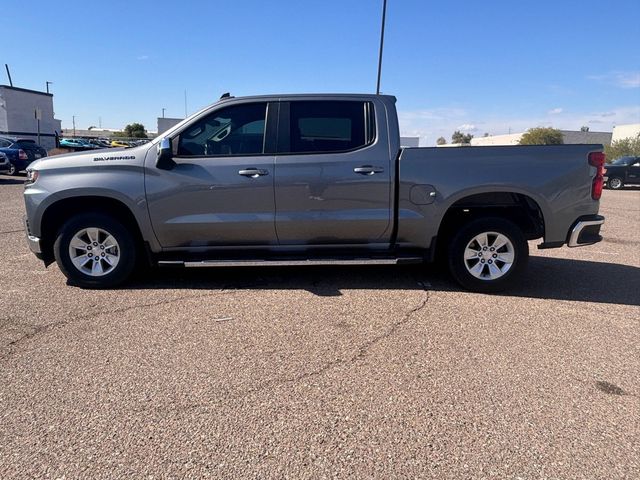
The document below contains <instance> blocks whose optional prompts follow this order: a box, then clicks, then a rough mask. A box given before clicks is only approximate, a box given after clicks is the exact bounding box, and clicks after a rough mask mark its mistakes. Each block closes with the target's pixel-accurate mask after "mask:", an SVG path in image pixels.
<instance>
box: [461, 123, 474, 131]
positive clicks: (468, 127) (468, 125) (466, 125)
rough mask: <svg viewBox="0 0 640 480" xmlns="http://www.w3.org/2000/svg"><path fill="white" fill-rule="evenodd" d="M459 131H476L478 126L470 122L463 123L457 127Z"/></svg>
mask: <svg viewBox="0 0 640 480" xmlns="http://www.w3.org/2000/svg"><path fill="white" fill-rule="evenodd" d="M458 130H460V131H461V132H477V131H478V128H477V127H476V126H475V125H474V124H472V123H463V124H462V125H460V126H459V127H458Z"/></svg>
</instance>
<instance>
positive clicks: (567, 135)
mask: <svg viewBox="0 0 640 480" xmlns="http://www.w3.org/2000/svg"><path fill="white" fill-rule="evenodd" d="M560 132H561V133H562V138H563V140H564V143H566V144H586V143H594V144H596V143H601V144H602V145H610V144H611V132H583V131H581V130H560ZM522 135H524V132H522V133H510V134H507V135H489V136H488V137H477V138H476V137H474V138H472V139H471V145H472V146H474V147H475V146H488V145H518V144H519V143H520V139H521V138H522Z"/></svg>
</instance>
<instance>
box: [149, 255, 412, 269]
mask: <svg viewBox="0 0 640 480" xmlns="http://www.w3.org/2000/svg"><path fill="white" fill-rule="evenodd" d="M422 261H423V259H422V257H404V258H362V259H345V260H341V259H326V260H316V259H308V260H202V261H199V262H183V261H175V260H174V261H166V260H161V261H159V262H158V265H163V266H181V265H184V266H185V267H189V268H198V267H284V266H286V267H291V266H303V265H397V264H399V263H420V262H422Z"/></svg>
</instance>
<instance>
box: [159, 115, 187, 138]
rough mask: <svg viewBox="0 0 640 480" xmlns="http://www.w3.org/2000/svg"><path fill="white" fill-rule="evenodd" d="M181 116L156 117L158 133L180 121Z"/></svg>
mask: <svg viewBox="0 0 640 480" xmlns="http://www.w3.org/2000/svg"><path fill="white" fill-rule="evenodd" d="M182 120H184V119H183V118H168V117H158V135H160V134H161V133H164V132H166V131H167V130H169V129H170V128H171V127H173V126H174V125H177V124H178V123H180V122H181V121H182Z"/></svg>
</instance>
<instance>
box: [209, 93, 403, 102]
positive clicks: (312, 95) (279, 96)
mask: <svg viewBox="0 0 640 480" xmlns="http://www.w3.org/2000/svg"><path fill="white" fill-rule="evenodd" d="M336 97H337V98H341V97H345V98H359V99H371V98H374V97H383V98H387V99H390V100H392V101H394V102H395V101H396V97H394V96H393V95H376V94H375V93H279V94H270V95H248V96H242V97H234V96H225V97H223V98H220V100H218V101H217V102H216V103H219V102H227V101H230V100H239V99H242V100H278V99H283V98H285V99H286V98H298V99H300V98H310V99H315V98H317V99H322V98H336Z"/></svg>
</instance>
